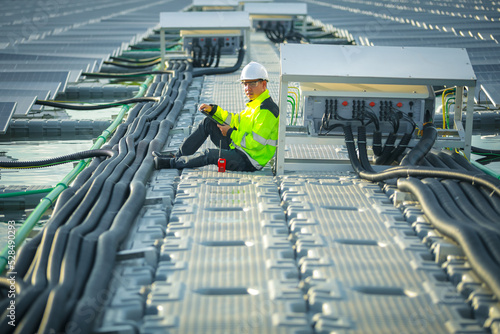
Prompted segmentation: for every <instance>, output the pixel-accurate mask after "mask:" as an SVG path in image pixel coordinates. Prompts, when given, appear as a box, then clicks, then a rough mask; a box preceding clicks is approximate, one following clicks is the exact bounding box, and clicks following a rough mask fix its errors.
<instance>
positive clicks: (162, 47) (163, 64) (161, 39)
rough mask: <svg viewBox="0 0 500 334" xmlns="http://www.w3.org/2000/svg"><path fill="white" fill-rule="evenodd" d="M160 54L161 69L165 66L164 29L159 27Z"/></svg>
mask: <svg viewBox="0 0 500 334" xmlns="http://www.w3.org/2000/svg"><path fill="white" fill-rule="evenodd" d="M160 55H161V65H162V69H163V68H164V67H165V29H163V28H160Z"/></svg>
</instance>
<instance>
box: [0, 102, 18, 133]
mask: <svg viewBox="0 0 500 334" xmlns="http://www.w3.org/2000/svg"><path fill="white" fill-rule="evenodd" d="M15 110H16V102H0V134H5V132H6V131H7V128H8V127H9V123H10V119H11V118H12V115H13V114H14V111H15Z"/></svg>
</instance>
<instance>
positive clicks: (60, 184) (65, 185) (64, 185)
mask: <svg viewBox="0 0 500 334" xmlns="http://www.w3.org/2000/svg"><path fill="white" fill-rule="evenodd" d="M57 186H62V187H63V188H64V189H68V185H67V184H66V183H62V182H59V183H58V184H56V187H57ZM54 188H55V187H54Z"/></svg>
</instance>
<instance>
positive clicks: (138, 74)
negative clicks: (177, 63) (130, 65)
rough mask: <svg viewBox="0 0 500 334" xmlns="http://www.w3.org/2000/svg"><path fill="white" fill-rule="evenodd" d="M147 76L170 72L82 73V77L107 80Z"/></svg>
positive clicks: (169, 72)
mask: <svg viewBox="0 0 500 334" xmlns="http://www.w3.org/2000/svg"><path fill="white" fill-rule="evenodd" d="M149 74H172V71H169V70H163V71H155V70H152V71H142V72H133V73H106V72H97V73H93V72H83V73H82V75H84V76H86V77H89V78H90V77H94V78H109V79H126V78H131V77H141V76H145V75H149Z"/></svg>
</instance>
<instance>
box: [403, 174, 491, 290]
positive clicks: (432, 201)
mask: <svg viewBox="0 0 500 334" xmlns="http://www.w3.org/2000/svg"><path fill="white" fill-rule="evenodd" d="M398 188H399V189H400V190H401V191H406V192H410V193H412V194H413V195H414V196H415V197H417V199H418V201H419V202H420V205H421V206H422V210H423V211H424V213H425V215H426V217H427V218H428V219H429V220H430V221H431V222H432V224H433V225H434V226H436V228H437V229H438V230H439V231H440V232H441V233H443V234H444V235H445V236H447V237H449V238H451V239H453V240H454V241H455V242H457V243H458V244H459V245H460V246H461V247H462V249H463V251H464V253H465V255H466V256H467V258H468V259H469V263H470V264H471V266H472V269H474V271H475V272H476V273H477V275H478V276H479V277H480V278H481V279H482V280H483V281H484V282H485V283H486V284H487V285H488V287H489V288H490V289H491V290H492V292H493V294H494V295H495V296H496V297H497V298H500V280H499V279H498V278H499V277H500V267H499V266H498V265H493V263H494V260H493V258H492V256H491V254H490V253H489V252H488V251H487V250H486V249H485V247H484V244H483V242H482V240H481V238H480V237H479V236H478V234H477V233H476V232H475V231H474V230H473V229H472V228H471V227H470V226H468V225H467V224H457V222H456V221H454V220H453V219H450V217H449V216H447V215H446V214H445V213H444V212H443V211H442V208H441V206H440V205H439V204H438V199H437V198H436V196H435V195H434V193H433V192H432V191H431V190H430V189H429V188H427V187H426V186H425V185H424V184H423V183H422V181H420V180H417V179H414V178H407V179H404V178H402V179H399V180H398ZM457 225H458V226H457Z"/></svg>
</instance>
